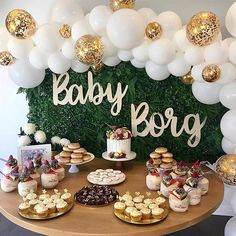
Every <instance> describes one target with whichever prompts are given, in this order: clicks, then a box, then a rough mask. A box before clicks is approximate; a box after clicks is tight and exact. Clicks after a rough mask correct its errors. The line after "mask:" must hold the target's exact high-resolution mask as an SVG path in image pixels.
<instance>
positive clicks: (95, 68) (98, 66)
mask: <svg viewBox="0 0 236 236" xmlns="http://www.w3.org/2000/svg"><path fill="white" fill-rule="evenodd" d="M103 67H104V64H103V63H102V62H100V63H98V64H95V65H92V66H91V68H92V70H93V72H94V73H99V72H100V71H101V70H102V69H103Z"/></svg>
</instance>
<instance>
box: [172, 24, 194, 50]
mask: <svg viewBox="0 0 236 236" xmlns="http://www.w3.org/2000/svg"><path fill="white" fill-rule="evenodd" d="M173 40H174V43H175V45H176V47H177V48H178V49H179V50H181V51H182V52H184V51H186V49H187V48H188V47H190V46H191V45H192V44H191V43H190V42H189V41H188V39H187V37H186V27H183V28H182V29H181V30H178V31H177V32H176V33H175V35H174V39H173Z"/></svg>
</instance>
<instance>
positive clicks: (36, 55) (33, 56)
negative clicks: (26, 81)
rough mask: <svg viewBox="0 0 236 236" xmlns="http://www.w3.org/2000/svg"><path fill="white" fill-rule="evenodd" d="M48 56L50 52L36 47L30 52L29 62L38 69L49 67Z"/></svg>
mask: <svg viewBox="0 0 236 236" xmlns="http://www.w3.org/2000/svg"><path fill="white" fill-rule="evenodd" d="M48 56H49V55H48V54H46V53H44V52H42V51H41V50H40V49H39V48H38V47H34V48H32V50H31V51H30V53H29V62H30V64H31V65H32V66H33V67H35V68H37V69H47V68H48Z"/></svg>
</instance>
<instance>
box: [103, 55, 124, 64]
mask: <svg viewBox="0 0 236 236" xmlns="http://www.w3.org/2000/svg"><path fill="white" fill-rule="evenodd" d="M102 62H103V63H104V65H106V66H117V65H118V64H120V62H121V60H120V58H119V57H118V56H111V57H106V58H104V59H103V60H102Z"/></svg>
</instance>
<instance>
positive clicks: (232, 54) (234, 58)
mask: <svg viewBox="0 0 236 236" xmlns="http://www.w3.org/2000/svg"><path fill="white" fill-rule="evenodd" d="M229 60H230V61H231V62H232V63H234V64H235V65H236V40H234V41H233V42H232V43H231V44H230V46H229Z"/></svg>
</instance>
